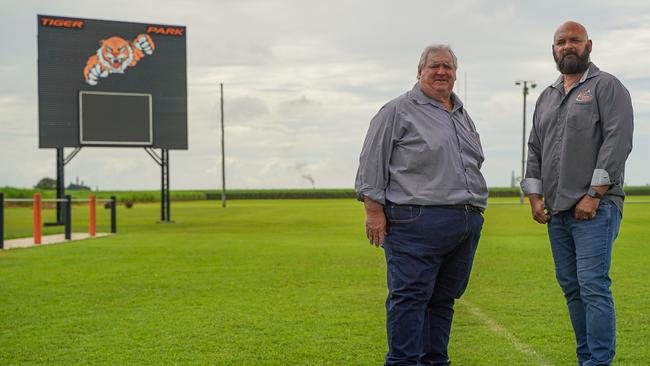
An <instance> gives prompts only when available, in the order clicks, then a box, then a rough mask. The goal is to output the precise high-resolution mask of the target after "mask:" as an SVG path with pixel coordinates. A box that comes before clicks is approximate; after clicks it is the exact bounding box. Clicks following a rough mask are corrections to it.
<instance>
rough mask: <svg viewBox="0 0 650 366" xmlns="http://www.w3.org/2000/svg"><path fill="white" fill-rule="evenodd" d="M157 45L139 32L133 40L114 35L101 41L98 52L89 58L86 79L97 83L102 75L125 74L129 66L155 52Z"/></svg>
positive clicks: (85, 68) (103, 76) (91, 83)
mask: <svg viewBox="0 0 650 366" xmlns="http://www.w3.org/2000/svg"><path fill="white" fill-rule="evenodd" d="M154 49H155V45H154V43H153V40H152V39H151V37H149V36H148V35H147V34H139V35H138V36H137V37H135V39H134V40H133V41H131V42H129V41H127V40H125V39H124V38H122V37H118V36H113V37H110V38H107V39H104V40H102V41H100V42H99V49H97V53H96V54H95V55H92V56H90V57H89V58H88V61H87V62H86V67H84V71H83V74H84V79H85V80H86V83H88V85H97V82H98V80H99V78H100V77H102V78H106V77H108V75H110V74H123V73H124V70H126V68H127V67H133V66H135V65H136V64H137V63H138V61H140V60H141V59H142V58H143V57H144V56H145V55H147V56H149V55H151V54H153V51H154Z"/></svg>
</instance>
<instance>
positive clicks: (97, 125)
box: [37, 15, 188, 149]
mask: <svg viewBox="0 0 650 366" xmlns="http://www.w3.org/2000/svg"><path fill="white" fill-rule="evenodd" d="M37 21H38V25H37V26H38V104H39V147H40V148H62V147H81V146H141V147H152V148H161V149H187V147H188V146H187V58H186V34H185V33H186V28H185V27H184V26H170V25H160V24H145V23H126V22H116V21H104V20H95V19H82V18H68V17H58V16H48V15H39V16H38V17H37Z"/></svg>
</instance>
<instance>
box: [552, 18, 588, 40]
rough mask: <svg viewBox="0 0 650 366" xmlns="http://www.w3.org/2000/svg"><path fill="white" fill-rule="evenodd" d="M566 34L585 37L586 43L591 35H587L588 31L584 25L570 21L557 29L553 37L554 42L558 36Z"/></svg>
mask: <svg viewBox="0 0 650 366" xmlns="http://www.w3.org/2000/svg"><path fill="white" fill-rule="evenodd" d="M566 33H574V34H580V35H582V36H583V37H584V39H585V41H586V40H588V39H589V35H587V29H586V28H585V27H584V26H583V25H582V24H580V23H578V22H574V21H568V22H565V23H562V25H560V26H559V27H558V28H557V30H556V31H555V35H553V42H555V41H556V40H557V38H558V36H560V35H562V34H566Z"/></svg>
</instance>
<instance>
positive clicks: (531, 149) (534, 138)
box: [521, 97, 542, 196]
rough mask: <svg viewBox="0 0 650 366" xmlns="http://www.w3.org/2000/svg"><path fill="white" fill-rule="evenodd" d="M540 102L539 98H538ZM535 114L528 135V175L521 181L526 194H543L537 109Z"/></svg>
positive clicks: (536, 108)
mask: <svg viewBox="0 0 650 366" xmlns="http://www.w3.org/2000/svg"><path fill="white" fill-rule="evenodd" d="M540 99H541V97H540ZM538 103H539V100H538ZM538 107H539V105H537V106H536V107H535V113H534V114H533V128H531V130H530V136H529V137H528V160H527V162H526V177H525V179H522V181H521V190H522V191H523V192H524V194H525V195H526V196H529V195H531V194H540V195H541V194H542V144H541V141H540V139H539V134H538V133H537V111H538Z"/></svg>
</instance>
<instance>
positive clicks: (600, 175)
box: [591, 169, 612, 186]
mask: <svg viewBox="0 0 650 366" xmlns="http://www.w3.org/2000/svg"><path fill="white" fill-rule="evenodd" d="M611 184H612V181H611V180H610V179H609V173H607V171H606V170H605V169H594V175H592V176H591V185H592V186H609V185H611Z"/></svg>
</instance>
